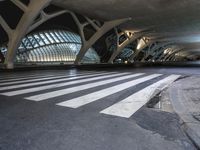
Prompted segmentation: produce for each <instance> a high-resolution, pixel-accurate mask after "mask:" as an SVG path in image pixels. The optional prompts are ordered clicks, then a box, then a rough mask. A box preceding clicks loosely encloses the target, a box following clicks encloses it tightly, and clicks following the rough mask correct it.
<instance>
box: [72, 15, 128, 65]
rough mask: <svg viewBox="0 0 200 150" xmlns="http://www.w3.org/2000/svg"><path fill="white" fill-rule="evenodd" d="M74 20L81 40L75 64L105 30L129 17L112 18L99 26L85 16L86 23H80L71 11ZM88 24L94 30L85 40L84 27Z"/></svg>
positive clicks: (79, 61) (78, 62)
mask: <svg viewBox="0 0 200 150" xmlns="http://www.w3.org/2000/svg"><path fill="white" fill-rule="evenodd" d="M71 15H72V17H73V19H74V21H75V22H76V24H77V26H78V28H79V33H80V36H81V40H82V47H81V49H80V51H79V53H78V54H77V57H76V60H75V62H74V63H75V64H80V63H81V60H82V58H83V57H84V56H85V54H86V52H87V51H88V49H89V48H91V47H92V45H93V44H94V43H95V42H96V41H97V40H98V39H99V38H101V37H102V36H103V35H104V34H105V33H106V32H108V31H109V30H111V29H112V28H114V27H116V26H118V25H120V24H122V23H124V22H127V21H129V20H130V19H131V18H125V19H118V20H112V21H107V22H104V23H103V25H101V26H99V25H97V24H95V23H94V20H91V19H89V18H87V17H85V18H86V20H87V21H88V22H86V23H81V22H80V21H79V19H78V17H77V16H76V15H75V14H74V13H71ZM88 24H90V25H91V26H92V27H93V28H94V29H95V30H96V32H95V33H94V34H93V35H92V36H91V37H90V39H89V40H86V38H85V33H84V28H85V26H86V25H88Z"/></svg>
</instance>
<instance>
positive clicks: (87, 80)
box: [0, 71, 180, 118]
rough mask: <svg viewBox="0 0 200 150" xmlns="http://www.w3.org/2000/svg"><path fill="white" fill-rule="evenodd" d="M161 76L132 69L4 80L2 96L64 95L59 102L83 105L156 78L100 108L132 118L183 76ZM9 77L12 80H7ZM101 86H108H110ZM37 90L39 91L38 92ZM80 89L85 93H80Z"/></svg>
mask: <svg viewBox="0 0 200 150" xmlns="http://www.w3.org/2000/svg"><path fill="white" fill-rule="evenodd" d="M161 76H162V74H151V75H147V74H145V73H135V74H132V73H131V72H122V73H119V72H105V71H101V72H91V71H81V72H76V73H71V74H70V73H69V72H68V73H66V74H65V73H63V74H60V75H58V74H54V75H47V76H45V75H38V76H33V77H31V76H27V77H21V78H19V79H14V78H13V79H11V80H10V79H8V80H7V79H4V80H1V81H0V91H2V93H0V95H4V96H18V95H22V97H23V94H29V96H27V97H25V96H24V99H25V100H31V101H36V102H39V101H43V100H46V101H48V100H49V101H50V99H53V98H57V99H59V98H58V97H59V96H63V97H62V99H63V98H65V97H66V99H65V101H60V102H59V103H58V102H57V103H56V105H58V106H62V107H69V108H79V107H82V106H85V105H87V104H90V103H93V102H96V101H99V102H100V103H101V102H103V101H104V99H105V98H106V97H108V96H111V95H113V96H114V95H115V94H121V93H120V92H122V91H124V90H128V89H130V88H134V87H135V86H136V85H138V84H141V85H142V86H143V85H146V83H147V82H152V81H151V80H155V82H154V83H153V84H150V85H149V84H148V86H147V87H144V88H143V89H139V91H138V92H132V93H131V95H130V94H128V95H129V96H126V97H125V98H124V99H120V100H118V102H116V103H115V104H112V105H111V106H109V107H107V108H103V109H104V110H101V111H100V113H101V114H106V115H112V116H118V117H124V118H129V117H131V116H132V115H133V114H134V113H135V112H137V111H138V110H139V109H140V108H141V107H143V106H144V105H145V104H146V103H147V102H148V101H149V100H150V99H151V98H152V96H155V94H157V93H158V92H160V91H161V90H163V89H164V88H165V87H167V86H168V85H169V84H171V83H172V82H174V81H175V80H176V79H178V78H179V77H180V75H169V76H167V77H161ZM6 80H7V81H8V82H5V81H6ZM4 82H5V83H4ZM101 86H103V87H105V86H106V88H103V87H101ZM48 90H51V91H48ZM84 90H85V91H84ZM87 90H89V91H90V90H92V92H90V93H89V92H88V91H87ZM81 91H83V92H81ZM34 92H37V94H36V93H35V94H34ZM78 92H80V93H81V94H78V95H77V96H76V94H77V93H78ZM85 92H86V93H85ZM84 93H85V94H84ZM69 94H72V95H71V96H73V98H69V97H68V95H69ZM69 96H70V95H69ZM57 99H56V100H57ZM104 102H105V101H104ZM54 103H55V102H54ZM86 107H87V106H86Z"/></svg>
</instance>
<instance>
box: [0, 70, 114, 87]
mask: <svg viewBox="0 0 200 150" xmlns="http://www.w3.org/2000/svg"><path fill="white" fill-rule="evenodd" d="M106 74H111V73H100V74H92V75H85V76H76V75H75V77H71V78H69V77H68V76H63V77H65V78H62V79H57V80H48V81H42V82H34V83H27V84H20V85H11V86H6V87H0V91H2V90H10V89H16V88H23V87H29V86H36V85H42V84H50V83H56V82H62V81H70V80H74V79H81V78H84V77H93V76H97V75H106Z"/></svg>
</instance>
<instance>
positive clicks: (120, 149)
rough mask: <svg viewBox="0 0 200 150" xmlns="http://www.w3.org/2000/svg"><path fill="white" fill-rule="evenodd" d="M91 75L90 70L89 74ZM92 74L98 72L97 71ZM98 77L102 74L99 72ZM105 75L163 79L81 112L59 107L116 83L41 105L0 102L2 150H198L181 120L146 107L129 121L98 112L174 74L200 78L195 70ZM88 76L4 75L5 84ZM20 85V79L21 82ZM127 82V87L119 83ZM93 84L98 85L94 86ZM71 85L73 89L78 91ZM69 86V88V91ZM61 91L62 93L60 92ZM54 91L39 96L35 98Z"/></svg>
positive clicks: (18, 98)
mask: <svg viewBox="0 0 200 150" xmlns="http://www.w3.org/2000/svg"><path fill="white" fill-rule="evenodd" d="M90 70H91V69H90ZM93 71H94V70H93ZM96 71H97V72H99V71H102V70H97V69H96ZM104 71H106V72H109V71H117V72H120V73H122V72H127V71H129V72H130V73H131V74H134V73H138V72H144V73H146V74H147V75H149V74H153V73H162V74H164V75H163V76H162V77H160V78H158V79H153V80H151V81H149V82H145V83H142V84H140V85H138V86H134V87H131V88H129V89H127V90H124V91H120V92H118V93H116V94H114V95H110V96H108V97H106V98H103V99H102V100H100V101H98V102H95V103H91V104H88V105H86V106H83V107H81V108H78V109H71V108H66V107H60V106H56V105H55V104H56V103H58V102H62V101H64V100H66V99H71V98H73V97H77V96H79V95H84V94H87V93H91V92H94V91H96V90H101V89H104V88H106V87H109V86H113V85H116V84H119V82H118V83H113V84H108V85H104V86H100V87H96V88H92V89H89V90H86V91H79V92H76V93H73V94H69V95H63V96H61V97H57V98H53V99H49V100H47V101H42V102H33V101H28V100H25V99H24V97H26V96H29V95H30V96H31V95H32V94H25V95H20V96H11V97H7V96H2V95H1V96H0V149H1V150H27V149H28V150H55V149H56V150H66V149H67V150H80V149H81V150H94V149H95V150H102V149H103V150H133V149H134V150H195V147H194V146H193V144H192V142H191V141H190V140H189V139H188V137H187V136H186V135H185V133H184V132H183V131H182V129H181V125H180V120H179V117H178V116H177V115H176V114H174V113H173V112H172V113H168V112H162V111H158V110H154V109H151V108H146V106H143V107H142V108H141V109H140V110H139V111H137V112H136V113H135V114H134V115H133V116H132V117H130V118H129V119H125V118H121V117H114V116H109V115H104V114H100V113H99V112H100V111H101V110H102V109H105V108H106V107H108V106H110V105H113V104H114V103H116V102H118V101H121V100H122V99H124V98H125V97H127V96H128V95H130V94H132V93H135V92H137V91H139V90H141V89H143V88H145V87H146V86H148V85H151V84H153V83H155V82H156V81H158V80H160V79H163V78H164V77H166V76H168V75H170V74H172V73H176V74H180V73H181V72H182V73H181V75H185V74H189V73H190V74H191V73H193V74H195V73H196V74H198V72H196V69H191V68H190V69H188V70H187V69H185V68H184V69H181V68H176V69H171V70H170V69H166V68H165V69H164V68H163V69H158V68H146V69H142V68H137V69H135V68H133V69H130V68H124V69H119V68H118V69H113V70H112V69H107V70H106V69H105V68H104ZM79 73H83V74H84V73H85V72H84V70H76V69H68V70H48V71H47V70H46V71H45V70H43V71H41V70H40V71H24V72H10V73H9V72H7V73H0V78H3V79H1V81H0V82H2V80H6V79H7V80H11V79H14V80H15V79H19V78H20V77H21V78H24V77H28V76H33V77H34V78H39V77H40V76H44V75H55V76H58V75H66V76H68V75H69V74H70V75H72V74H73V75H76V74H79ZM19 80H20V79H19ZM121 82H125V81H120V83H121ZM94 83H95V82H94ZM77 85H80V84H76V85H71V86H77ZM71 86H66V87H65V88H68V87H71ZM58 89H62V87H61V88H58ZM49 91H52V90H51V89H49V90H46V91H38V92H36V93H35V94H40V93H43V92H49Z"/></svg>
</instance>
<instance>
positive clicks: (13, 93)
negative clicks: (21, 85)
mask: <svg viewBox="0 0 200 150" xmlns="http://www.w3.org/2000/svg"><path fill="white" fill-rule="evenodd" d="M126 74H129V73H121V74H112V75H103V76H99V77H93V76H94V75H93V76H90V77H93V78H87V79H81V80H75V81H69V82H64V83H57V84H52V85H45V86H40V87H34V88H28V89H22V90H15V91H10V92H4V93H1V95H5V96H14V95H20V94H26V93H31V92H36V91H42V90H47V89H53V88H59V87H63V86H69V85H73V84H78V83H85V82H89V81H95V80H99V79H105V78H109V77H117V76H121V75H126ZM82 77H83V76H82ZM87 77H89V76H88V75H87ZM82 87H83V88H84V87H85V85H83V86H82ZM62 91H63V92H62ZM51 93H52V92H49V93H44V94H40V95H36V96H32V98H34V99H37V100H38V101H39V100H41V99H42V98H41V97H43V98H45V95H49V94H51ZM56 93H59V94H65V90H59V91H56V92H54V94H55V96H56V95H58V94H56ZM51 95H52V94H51ZM49 96H50V95H49ZM46 97H48V96H46Z"/></svg>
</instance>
